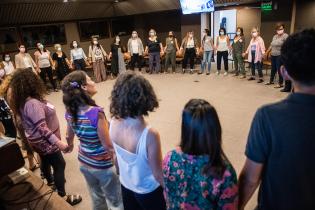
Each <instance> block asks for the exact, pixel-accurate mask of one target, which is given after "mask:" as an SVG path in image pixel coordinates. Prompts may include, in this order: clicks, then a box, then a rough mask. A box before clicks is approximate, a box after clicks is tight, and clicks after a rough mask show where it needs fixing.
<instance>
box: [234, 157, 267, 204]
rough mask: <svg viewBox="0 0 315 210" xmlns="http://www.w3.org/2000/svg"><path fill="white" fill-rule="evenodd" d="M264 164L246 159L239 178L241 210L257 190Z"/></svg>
mask: <svg viewBox="0 0 315 210" xmlns="http://www.w3.org/2000/svg"><path fill="white" fill-rule="evenodd" d="M263 166H264V165H263V164H261V163H256V162H254V161H252V160H250V159H246V162H245V165H244V167H243V169H242V172H241V174H240V176H239V210H243V209H244V208H245V205H246V204H247V202H248V201H249V199H250V198H251V197H252V195H253V194H254V192H255V190H256V189H257V187H258V185H259V183H260V179H261V174H262V170H263Z"/></svg>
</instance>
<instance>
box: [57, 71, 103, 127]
mask: <svg viewBox="0 0 315 210" xmlns="http://www.w3.org/2000/svg"><path fill="white" fill-rule="evenodd" d="M86 76H87V74H86V73H85V72H84V71H74V72H71V73H70V74H68V75H67V76H66V77H65V78H64V79H63V80H62V84H61V89H62V92H63V103H64V105H65V107H66V110H67V112H68V113H69V114H70V115H71V116H72V118H73V121H74V122H77V120H78V112H79V108H80V107H82V106H86V105H88V106H97V105H96V103H95V101H94V100H93V99H92V98H91V96H90V95H89V94H88V93H87V92H86V91H85V90H84V89H83V88H82V86H85V85H86V84H87V81H86Z"/></svg>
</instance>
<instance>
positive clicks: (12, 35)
mask: <svg viewBox="0 0 315 210" xmlns="http://www.w3.org/2000/svg"><path fill="white" fill-rule="evenodd" d="M18 40H19V39H18V33H17V30H16V28H0V54H1V53H4V52H12V51H16V50H17V43H18Z"/></svg>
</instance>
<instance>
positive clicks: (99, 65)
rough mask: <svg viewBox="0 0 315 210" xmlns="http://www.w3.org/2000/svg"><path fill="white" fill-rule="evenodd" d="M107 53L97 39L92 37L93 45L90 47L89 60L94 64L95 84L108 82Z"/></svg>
mask: <svg viewBox="0 0 315 210" xmlns="http://www.w3.org/2000/svg"><path fill="white" fill-rule="evenodd" d="M106 57H107V53H106V52H105V50H104V48H103V46H102V45H101V44H100V43H99V42H98V39H97V37H92V39H91V45H90V46H89V59H90V62H91V63H92V64H93V72H94V78H95V82H102V81H104V80H106V69H105V64H104V62H106Z"/></svg>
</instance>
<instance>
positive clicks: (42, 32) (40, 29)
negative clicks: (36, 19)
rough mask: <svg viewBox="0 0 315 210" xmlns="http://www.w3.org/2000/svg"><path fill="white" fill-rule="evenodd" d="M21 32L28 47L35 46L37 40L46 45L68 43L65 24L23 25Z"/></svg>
mask: <svg viewBox="0 0 315 210" xmlns="http://www.w3.org/2000/svg"><path fill="white" fill-rule="evenodd" d="M21 33H22V40H23V42H24V44H25V45H26V46H27V48H35V47H36V43H37V42H40V43H42V44H44V45H45V46H52V45H54V44H56V43H59V44H66V43H67V39H66V33H65V25H64V24H56V25H39V26H23V27H21Z"/></svg>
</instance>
